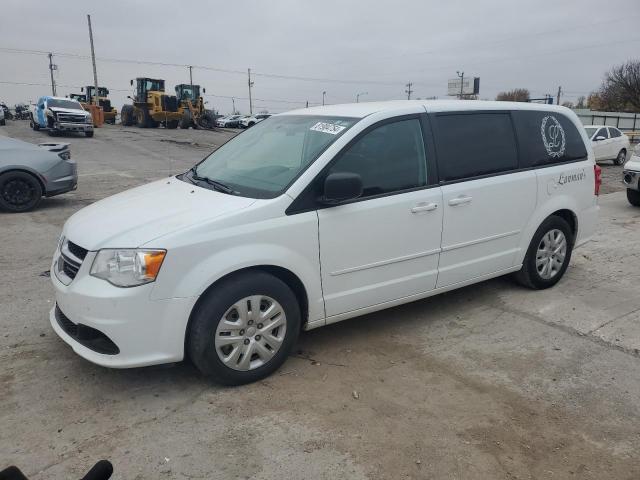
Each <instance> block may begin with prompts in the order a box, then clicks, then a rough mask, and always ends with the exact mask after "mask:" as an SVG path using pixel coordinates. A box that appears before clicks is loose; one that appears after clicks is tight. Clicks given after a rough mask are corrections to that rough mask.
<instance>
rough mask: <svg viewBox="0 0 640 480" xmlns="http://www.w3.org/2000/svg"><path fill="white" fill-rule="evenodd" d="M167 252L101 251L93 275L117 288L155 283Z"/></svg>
mask: <svg viewBox="0 0 640 480" xmlns="http://www.w3.org/2000/svg"><path fill="white" fill-rule="evenodd" d="M166 254H167V251H166V250H141V249H134V250H123V249H117V250H112V249H105V250H100V251H99V252H98V254H97V255H96V258H95V259H94V260H93V265H91V275H92V276H94V277H97V278H102V279H103V280H106V281H107V282H109V283H111V284H112V285H115V286H116V287H135V286H138V285H144V284H145V283H150V282H153V281H154V280H155V279H156V277H157V276H158V272H160V267H161V266H162V262H163V261H164V257H165V255H166Z"/></svg>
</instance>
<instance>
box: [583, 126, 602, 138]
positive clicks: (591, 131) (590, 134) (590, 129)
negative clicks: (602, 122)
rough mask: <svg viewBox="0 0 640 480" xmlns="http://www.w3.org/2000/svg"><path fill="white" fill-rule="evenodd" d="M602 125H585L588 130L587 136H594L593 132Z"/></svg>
mask: <svg viewBox="0 0 640 480" xmlns="http://www.w3.org/2000/svg"><path fill="white" fill-rule="evenodd" d="M599 128H600V127H585V128H584V129H585V130H586V131H587V137H589V138H591V137H593V134H594V133H596V130H598V129H599Z"/></svg>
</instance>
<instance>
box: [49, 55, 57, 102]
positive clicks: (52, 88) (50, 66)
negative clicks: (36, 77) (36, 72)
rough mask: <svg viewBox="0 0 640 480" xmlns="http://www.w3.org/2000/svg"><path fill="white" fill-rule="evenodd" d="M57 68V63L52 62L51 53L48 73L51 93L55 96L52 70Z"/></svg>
mask: <svg viewBox="0 0 640 480" xmlns="http://www.w3.org/2000/svg"><path fill="white" fill-rule="evenodd" d="M56 68H57V65H54V64H53V53H50V54H49V73H51V94H52V95H53V96H54V97H55V96H56V81H55V80H54V79H53V71H54V70H55V69H56Z"/></svg>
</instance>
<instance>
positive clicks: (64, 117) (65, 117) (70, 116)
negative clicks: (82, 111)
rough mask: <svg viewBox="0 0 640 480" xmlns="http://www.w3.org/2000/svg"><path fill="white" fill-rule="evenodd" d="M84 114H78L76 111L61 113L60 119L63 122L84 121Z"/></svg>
mask: <svg viewBox="0 0 640 480" xmlns="http://www.w3.org/2000/svg"><path fill="white" fill-rule="evenodd" d="M84 118H85V116H84V115H76V114H74V113H59V114H58V121H59V122H62V123H84Z"/></svg>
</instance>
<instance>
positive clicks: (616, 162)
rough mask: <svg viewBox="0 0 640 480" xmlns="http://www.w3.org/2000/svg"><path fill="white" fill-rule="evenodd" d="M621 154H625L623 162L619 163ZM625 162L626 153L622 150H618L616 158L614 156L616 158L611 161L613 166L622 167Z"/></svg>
mask: <svg viewBox="0 0 640 480" xmlns="http://www.w3.org/2000/svg"><path fill="white" fill-rule="evenodd" d="M622 152H625V154H624V160H622V161H620V154H621V153H622ZM626 160H627V152H626V151H625V150H624V149H622V150H620V151H619V152H618V155H617V156H616V158H615V159H614V160H613V163H614V164H615V165H622V164H623V163H624V162H625V161H626Z"/></svg>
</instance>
